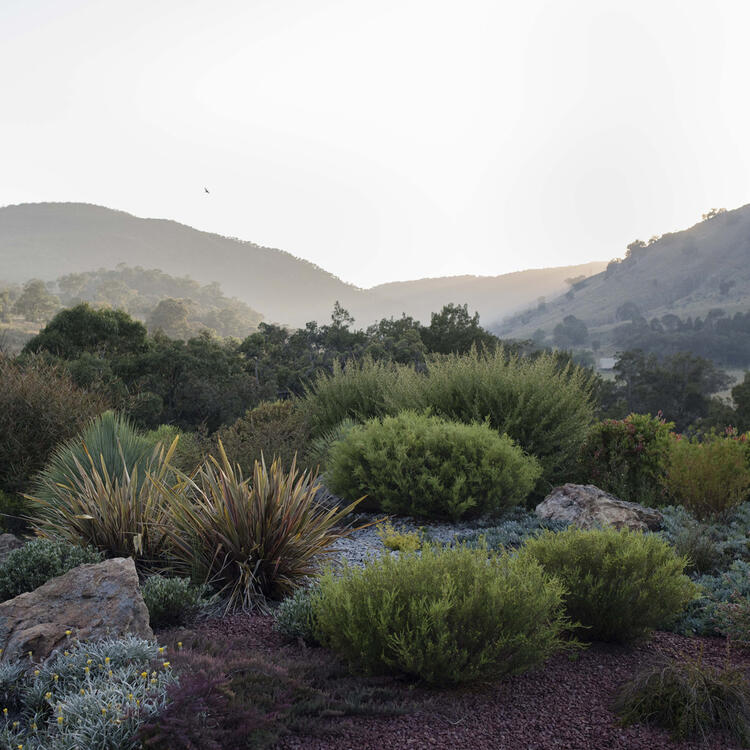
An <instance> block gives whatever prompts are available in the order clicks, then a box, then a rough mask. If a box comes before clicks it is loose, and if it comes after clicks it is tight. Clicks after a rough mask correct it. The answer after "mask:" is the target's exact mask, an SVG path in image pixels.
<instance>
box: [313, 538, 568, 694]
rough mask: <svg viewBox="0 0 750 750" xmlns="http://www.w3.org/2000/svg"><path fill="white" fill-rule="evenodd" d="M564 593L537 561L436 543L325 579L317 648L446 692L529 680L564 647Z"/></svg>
mask: <svg viewBox="0 0 750 750" xmlns="http://www.w3.org/2000/svg"><path fill="white" fill-rule="evenodd" d="M563 593H564V589H563V587H562V585H561V583H560V582H559V581H558V580H556V579H555V578H553V577H551V576H548V575H546V574H545V573H544V571H543V570H542V568H541V566H539V565H538V564H537V563H536V562H535V561H534V560H532V559H530V558H529V557H523V558H522V557H517V556H516V557H512V556H510V555H507V554H502V555H498V554H495V553H492V552H488V551H487V550H486V549H477V550H471V549H468V548H466V547H459V548H455V549H450V548H445V549H440V548H436V547H432V546H429V545H428V546H426V547H424V548H423V549H422V551H421V552H420V553H411V554H401V555H400V556H398V557H394V556H391V555H384V556H383V557H382V558H380V559H379V560H373V561H370V562H369V563H368V564H367V565H366V566H365V567H364V568H352V567H345V568H344V569H343V571H342V572H341V574H340V575H338V574H334V573H333V572H332V571H329V572H327V573H326V574H325V575H324V576H323V577H322V578H321V580H320V592H319V594H318V595H316V596H315V597H314V599H313V612H314V618H315V626H316V631H317V634H318V637H319V640H320V641H321V642H322V643H323V644H324V645H327V646H329V647H330V648H332V649H333V650H335V651H336V652H338V653H340V654H342V655H343V656H344V657H345V658H346V659H347V660H348V661H349V662H350V663H351V664H352V665H354V666H356V667H357V668H358V669H360V670H363V671H364V672H367V673H387V672H395V673H403V674H406V675H410V676H412V677H417V678H420V679H422V680H424V681H426V682H428V683H431V684H448V683H459V682H466V681H470V680H476V679H481V678H490V677H498V676H501V675H506V674H514V673H517V672H522V671H524V670H526V669H529V668H530V667H533V666H535V665H538V664H541V663H542V662H544V661H545V659H547V658H548V657H549V656H550V655H551V654H553V653H554V652H556V651H558V650H560V649H561V648H563V647H564V641H563V639H562V634H563V631H564V630H565V629H566V628H567V627H568V624H569V623H568V621H567V620H566V618H565V617H564V615H563V614H562V597H563Z"/></svg>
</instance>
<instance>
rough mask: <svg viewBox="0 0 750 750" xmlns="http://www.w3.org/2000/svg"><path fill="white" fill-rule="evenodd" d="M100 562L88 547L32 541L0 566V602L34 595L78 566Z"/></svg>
mask: <svg viewBox="0 0 750 750" xmlns="http://www.w3.org/2000/svg"><path fill="white" fill-rule="evenodd" d="M101 560H102V556H101V555H100V554H99V553H98V552H96V551H95V550H94V549H92V548H91V547H77V546H75V545H72V544H68V543H67V542H58V541H53V540H50V539H33V540H31V541H30V542H27V543H26V544H24V545H23V547H19V548H18V549H15V550H13V551H12V552H10V553H9V554H8V556H7V557H6V558H5V559H4V560H3V561H2V562H0V601H6V600H7V599H12V598H13V597H14V596H18V595H19V594H23V593H25V592H27V591H33V590H34V589H36V588H38V587H39V586H41V585H42V584H44V583H47V581H49V580H50V579H52V578H57V576H61V575H62V574H63V573H67V572H68V571H69V570H72V569H73V568H76V567H78V566H79V565H85V564H87V563H97V562H101Z"/></svg>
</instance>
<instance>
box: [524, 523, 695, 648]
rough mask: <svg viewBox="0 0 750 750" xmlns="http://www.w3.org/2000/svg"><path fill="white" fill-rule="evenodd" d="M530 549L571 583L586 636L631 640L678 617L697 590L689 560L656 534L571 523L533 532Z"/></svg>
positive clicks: (569, 601)
mask: <svg viewBox="0 0 750 750" xmlns="http://www.w3.org/2000/svg"><path fill="white" fill-rule="evenodd" d="M522 554H526V555H530V556H531V557H532V558H533V559H534V560H536V561H537V562H539V563H540V564H541V565H542V567H543V568H544V570H545V571H546V572H547V573H549V574H550V575H554V576H556V577H557V578H559V579H560V581H561V582H562V584H563V586H564V587H565V589H566V594H565V607H566V609H567V612H568V615H569V617H570V618H571V619H572V620H574V621H575V622H577V623H580V625H582V626H583V628H584V629H583V630H582V637H585V638H588V639H591V640H597V641H617V642H629V641H633V640H635V639H637V638H640V637H642V636H644V635H646V634H647V633H648V632H649V631H650V630H652V629H654V628H657V627H659V626H661V625H664V624H665V623H668V622H669V621H670V620H673V619H675V618H676V617H677V616H678V615H679V614H680V613H681V612H682V611H683V609H684V608H685V606H686V605H687V604H688V603H689V602H690V601H691V600H692V599H693V598H694V597H695V596H696V595H697V588H696V586H695V585H694V584H693V583H692V582H691V581H690V579H689V578H688V577H687V576H686V575H685V574H684V569H685V565H686V564H687V561H686V560H685V558H681V557H678V556H677V555H676V554H675V552H674V550H673V549H672V547H670V545H669V544H667V543H666V542H665V541H664V540H662V539H660V538H659V537H657V536H656V535H655V534H643V533H640V532H631V531H627V530H624V529H623V530H621V531H617V530H615V529H612V528H608V529H601V530H599V529H595V530H582V529H576V528H570V529H567V530H565V531H560V532H557V533H553V532H550V531H548V532H545V533H544V534H542V535H540V536H537V537H534V538H529V539H527V540H526V543H525V545H524V547H523V551H522Z"/></svg>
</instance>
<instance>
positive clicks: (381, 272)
mask: <svg viewBox="0 0 750 750" xmlns="http://www.w3.org/2000/svg"><path fill="white" fill-rule="evenodd" d="M749 31H750V2H747V0H740V1H738V2H732V1H731V0H726V1H717V2H712V1H711V0H646V1H641V0H629V1H628V2H627V3H626V2H622V0H567V2H560V0H550V1H549V2H543V1H542V0H523V1H522V2H519V1H518V0H515V1H514V2H500V1H495V2H491V1H490V0H455V1H454V2H441V1H440V0H374V1H372V2H370V1H369V0H368V1H365V0H206V1H203V0H120V1H107V0H90V1H89V0H0V205H6V204H13V203H25V202H36V201H84V202H88V203H97V204H101V205H105V206H109V207H112V208H118V209H122V210H125V211H128V212H130V213H134V214H136V215H138V216H151V217H163V218H170V219H175V220H177V221H181V222H184V223H186V224H190V225H191V226H194V227H197V228H199V229H206V230H210V231H215V232H219V233H221V234H226V235H231V236H237V237H241V238H243V239H247V240H252V241H254V242H258V243H260V244H264V245H269V246H272V247H279V248H282V249H284V250H288V251H289V252H292V253H294V254H295V255H298V256H301V257H303V258H307V259H309V260H311V261H313V262H315V263H317V264H318V265H320V266H323V267H324V268H326V269H327V270H330V271H332V272H333V273H336V274H337V275H339V276H341V277H342V278H343V279H345V280H347V281H351V282H353V283H356V284H358V285H360V286H371V285H373V284H377V283H380V282H383V281H390V280H396V279H407V278H418V277H424V276H440V275H447V274H463V273H472V274H492V275H494V274H499V273H505V272H508V271H514V270H519V269H523V268H538V267H544V266H550V265H566V264H570V263H579V262H585V261H589V260H609V259H610V258H613V257H616V256H621V255H623V254H624V251H625V245H626V244H627V243H628V242H630V241H632V240H633V239H635V238H636V237H638V238H641V239H644V240H645V239H648V238H649V237H650V236H651V235H653V234H661V233H663V232H665V231H670V230H674V229H679V228H684V227H687V226H690V225H692V224H693V223H695V222H696V221H697V220H699V219H700V215H701V213H703V212H705V211H707V210H708V209H709V208H711V207H724V206H725V207H727V208H734V207H737V206H739V205H742V204H744V203H748V202H750V137H749V136H748V134H749V133H750V97H749V96H748V78H749V77H750V76H749V74H750V43H748V32H749ZM204 186H205V187H208V189H209V190H210V193H209V194H206V193H205V192H204Z"/></svg>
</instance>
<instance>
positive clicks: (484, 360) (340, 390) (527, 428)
mask: <svg viewBox="0 0 750 750" xmlns="http://www.w3.org/2000/svg"><path fill="white" fill-rule="evenodd" d="M592 387H593V378H592V375H591V374H590V373H587V372H586V371H585V370H583V369H582V368H579V367H575V366H571V365H567V366H561V365H560V362H559V360H558V359H557V358H556V357H555V356H554V355H552V354H541V355H539V356H538V357H536V358H533V359H532V358H521V357H518V356H515V355H512V354H510V353H509V352H508V351H506V350H505V349H503V348H502V347H498V348H497V349H496V350H493V351H491V352H484V353H478V352H476V351H474V352H472V353H470V354H468V355H464V356H458V355H447V356H441V357H437V356H435V357H432V358H430V359H429V360H428V362H427V368H426V372H422V371H418V370H417V369H416V368H415V367H410V366H408V365H398V364H386V363H382V362H373V361H370V360H364V361H362V362H360V363H354V362H351V363H348V364H347V365H345V366H337V367H335V368H334V370H333V374H332V375H327V374H320V375H319V376H318V377H317V379H316V380H315V381H314V383H313V384H312V385H311V386H309V388H308V390H307V396H306V403H305V408H306V410H307V411H308V413H309V414H310V419H311V424H312V429H313V433H314V434H315V435H320V434H321V433H323V432H325V431H326V430H330V429H331V428H333V427H335V426H336V425H337V424H340V423H341V422H342V420H344V419H346V418H349V419H354V420H358V421H365V420H367V419H372V418H374V417H383V416H386V415H390V416H393V415H395V414H398V413H399V412H401V411H404V410H406V409H414V410H416V411H420V412H424V411H428V410H429V411H430V412H431V413H432V414H433V415H434V416H437V417H442V418H443V419H447V420H452V421H456V422H463V423H466V424H471V423H484V422H485V421H488V423H489V425H490V427H492V428H493V429H494V430H496V431H497V432H499V433H507V434H508V435H509V436H510V437H511V438H512V439H513V440H514V441H515V442H516V443H517V444H518V445H519V446H520V447H521V448H522V449H523V450H524V451H525V452H527V453H529V454H531V455H533V456H536V457H537V458H538V460H539V461H540V464H541V466H542V478H543V480H544V482H545V483H546V484H545V486H547V487H548V486H551V485H553V484H559V483H561V482H563V481H566V480H568V479H569V478H570V477H572V476H573V475H574V473H575V467H576V461H577V458H578V453H579V451H580V447H581V444H582V443H583V441H584V439H585V438H586V435H587V434H588V429H589V426H590V425H591V423H592V422H593V415H594V407H593V397H592Z"/></svg>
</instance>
